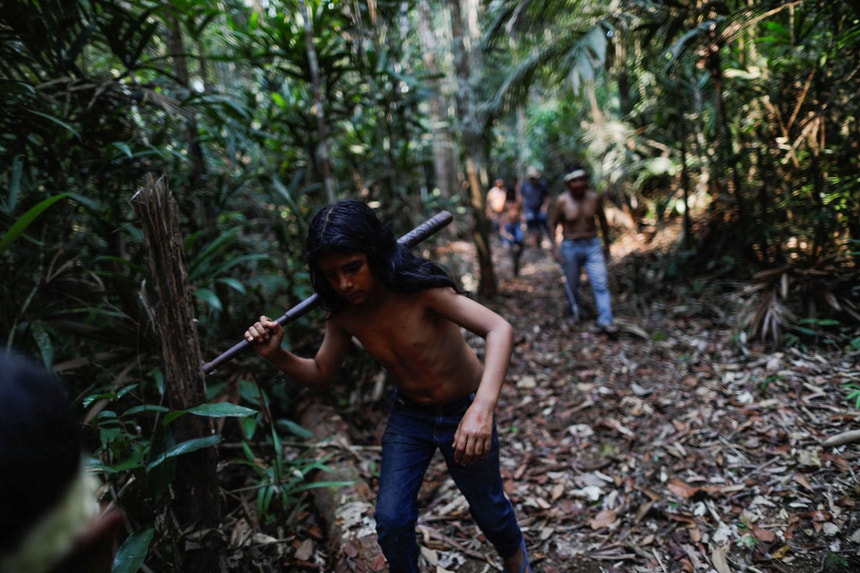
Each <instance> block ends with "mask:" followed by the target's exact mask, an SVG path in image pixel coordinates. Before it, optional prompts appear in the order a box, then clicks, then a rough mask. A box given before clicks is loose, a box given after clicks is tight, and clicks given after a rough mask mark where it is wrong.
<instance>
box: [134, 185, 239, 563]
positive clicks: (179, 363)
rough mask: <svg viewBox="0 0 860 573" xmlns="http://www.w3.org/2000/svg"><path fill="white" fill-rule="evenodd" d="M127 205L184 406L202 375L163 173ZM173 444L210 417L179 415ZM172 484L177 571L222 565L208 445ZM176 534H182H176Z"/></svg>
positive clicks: (206, 427) (201, 428) (164, 354)
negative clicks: (139, 235)
mask: <svg viewBox="0 0 860 573" xmlns="http://www.w3.org/2000/svg"><path fill="white" fill-rule="evenodd" d="M132 204H133V206H134V209H135V212H136V213H137V214H138V216H139V217H140V219H141V222H142V226H143V234H144V239H145V244H146V247H147V249H148V251H149V266H150V271H151V273H152V279H153V281H154V283H155V291H156V295H157V297H156V298H157V302H156V305H155V306H156V312H155V315H156V325H155V326H156V327H157V328H158V331H159V334H160V338H161V358H162V362H163V368H164V380H165V393H166V395H167V402H168V406H169V407H170V408H171V409H172V410H186V409H188V408H191V407H193V406H198V405H200V404H202V403H203V402H205V400H206V394H205V386H204V384H205V375H204V374H203V370H202V369H201V368H200V365H201V364H202V362H203V360H202V358H201V357H202V353H201V352H200V344H199V342H198V339H197V327H196V324H195V316H194V303H193V300H192V297H191V290H190V287H189V283H188V272H187V269H186V265H185V253H184V251H183V249H182V234H181V232H180V226H179V210H178V208H177V206H176V201H175V200H174V199H173V196H172V195H171V193H170V190H169V189H168V187H167V183H166V182H165V181H164V178H161V179H159V180H158V181H154V179H153V177H152V175H147V177H146V183H145V185H144V187H143V188H142V189H140V190H139V191H138V192H137V193H136V194H135V195H134V197H132ZM172 430H173V434H174V437H175V440H176V443H181V442H185V441H187V440H192V439H196V438H204V437H206V436H210V435H211V434H212V431H213V429H212V424H211V422H210V421H209V419H208V418H203V417H200V416H191V415H185V416H180V417H179V418H177V419H176V420H175V421H174V422H173V424H172ZM175 460H176V471H175V478H174V480H173V482H172V484H171V487H172V490H173V499H172V502H171V508H170V509H171V512H172V514H173V515H172V517H173V519H172V520H167V522H168V523H170V522H171V521H172V522H173V523H174V524H175V526H176V527H177V529H178V531H177V532H173V533H174V535H171V537H173V540H174V544H175V546H176V548H177V551H176V553H177V554H176V555H175V559H176V560H177V561H176V563H175V566H176V570H177V571H186V572H198V571H199V572H201V573H202V572H206V573H217V572H219V571H226V545H225V542H224V539H223V536H222V535H221V534H220V532H219V531H220V530H219V525H220V520H221V503H220V492H219V486H218V478H217V461H218V460H217V452H216V450H215V448H214V447H211V448H203V449H201V450H197V451H195V452H192V453H189V454H185V455H181V456H177V457H176V458H175ZM180 535H183V536H184V537H183V538H181V539H178V538H179V536H180Z"/></svg>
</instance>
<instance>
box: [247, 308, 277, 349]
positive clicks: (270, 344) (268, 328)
mask: <svg viewBox="0 0 860 573" xmlns="http://www.w3.org/2000/svg"><path fill="white" fill-rule="evenodd" d="M245 340H247V341H248V342H250V343H251V344H252V345H253V347H254V350H255V351H256V352H257V354H259V355H260V356H262V357H263V358H268V357H270V356H272V355H273V354H274V353H276V352H278V351H279V350H280V349H281V343H282V342H283V340H284V327H283V326H281V325H280V324H279V323H277V322H276V321H274V320H272V319H271V318H269V317H268V316H265V315H264V316H261V317H260V320H258V321H257V322H255V323H254V324H252V325H251V326H249V327H248V330H246V331H245Z"/></svg>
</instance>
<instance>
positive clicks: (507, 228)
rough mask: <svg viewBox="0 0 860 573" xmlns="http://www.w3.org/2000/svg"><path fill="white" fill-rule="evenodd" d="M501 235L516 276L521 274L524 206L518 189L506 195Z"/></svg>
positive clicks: (501, 217)
mask: <svg viewBox="0 0 860 573" xmlns="http://www.w3.org/2000/svg"><path fill="white" fill-rule="evenodd" d="M499 221H500V223H499V235H500V236H501V239H502V244H503V245H504V246H505V248H506V249H507V250H508V254H509V255H510V256H511V263H512V264H513V272H514V276H515V277H518V276H519V275H520V258H521V257H522V254H523V243H524V236H523V235H524V234H523V207H522V204H521V203H520V199H519V197H518V196H517V193H516V191H514V190H513V189H510V190H509V191H508V193H507V196H506V197H505V205H504V210H503V211H502V214H501V216H500V217H499Z"/></svg>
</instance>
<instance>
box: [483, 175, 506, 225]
mask: <svg viewBox="0 0 860 573" xmlns="http://www.w3.org/2000/svg"><path fill="white" fill-rule="evenodd" d="M507 195H508V192H507V189H506V188H505V181H504V180H503V179H496V181H495V183H494V184H493V186H492V187H490V190H489V191H487V219H489V221H490V224H491V225H492V226H493V232H498V231H499V217H501V216H502V212H503V211H504V210H505V198H506V197H507Z"/></svg>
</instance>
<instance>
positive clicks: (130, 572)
mask: <svg viewBox="0 0 860 573" xmlns="http://www.w3.org/2000/svg"><path fill="white" fill-rule="evenodd" d="M153 537H155V529H154V528H152V527H147V528H146V529H142V530H140V531H135V532H134V533H132V534H131V535H129V536H128V538H127V539H126V540H125V541H123V543H122V546H121V547H120V548H119V551H117V552H116V557H114V560H113V567H112V568H111V573H136V572H137V571H138V570H139V569H140V566H141V565H143V560H144V559H145V558H146V553H147V551H149V545H150V544H151V543H152V539H153Z"/></svg>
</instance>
